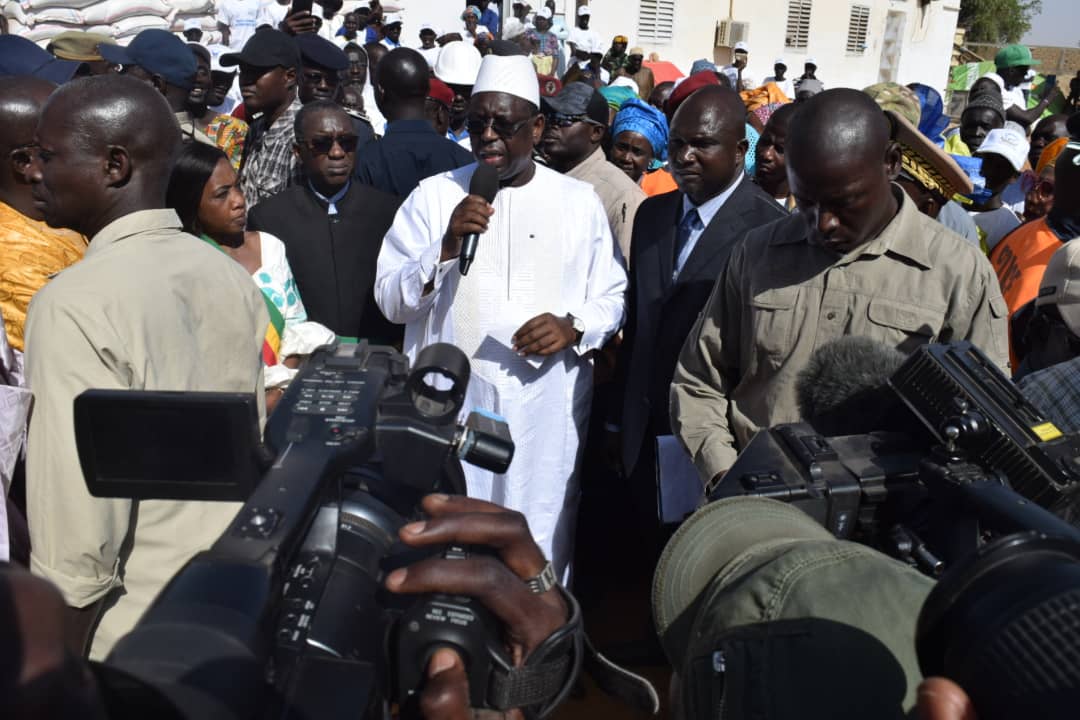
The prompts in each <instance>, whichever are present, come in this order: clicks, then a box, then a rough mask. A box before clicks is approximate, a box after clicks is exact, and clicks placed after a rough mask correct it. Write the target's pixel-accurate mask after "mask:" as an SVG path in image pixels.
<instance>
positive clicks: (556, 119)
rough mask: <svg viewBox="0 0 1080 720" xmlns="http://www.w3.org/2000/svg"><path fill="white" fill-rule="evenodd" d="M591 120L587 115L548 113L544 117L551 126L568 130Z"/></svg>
mask: <svg viewBox="0 0 1080 720" xmlns="http://www.w3.org/2000/svg"><path fill="white" fill-rule="evenodd" d="M588 119H589V117H588V116H587V115H564V114H563V113H548V114H546V115H544V120H545V121H546V122H547V124H548V125H549V126H554V127H561V128H566V127H570V126H571V125H573V124H574V123H579V122H586V121H587V120H588Z"/></svg>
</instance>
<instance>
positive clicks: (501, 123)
mask: <svg viewBox="0 0 1080 720" xmlns="http://www.w3.org/2000/svg"><path fill="white" fill-rule="evenodd" d="M530 122H532V118H525V119H524V120H522V121H520V122H516V123H510V122H506V121H505V120H502V119H500V118H493V117H492V118H487V119H486V120H482V119H480V118H469V119H468V120H466V121H465V129H466V130H468V131H469V135H476V136H477V137H479V136H481V135H483V134H484V133H485V132H486V131H487V129H488V128H491V131H492V132H494V133H495V134H496V135H498V136H499V137H500V138H502V139H503V140H510V139H511V138H513V137H514V136H515V135H517V134H518V133H519V132H521V128H523V127H525V126H526V125H528V124H529V123H530Z"/></svg>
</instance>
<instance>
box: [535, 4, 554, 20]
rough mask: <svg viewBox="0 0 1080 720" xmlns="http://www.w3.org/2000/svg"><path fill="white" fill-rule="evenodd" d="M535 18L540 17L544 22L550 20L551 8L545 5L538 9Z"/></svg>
mask: <svg viewBox="0 0 1080 720" xmlns="http://www.w3.org/2000/svg"><path fill="white" fill-rule="evenodd" d="M536 17H542V18H544V19H545V20H550V19H551V8H549V7H548V6H547V5H545V6H544V7H542V8H540V9H539V10H537V11H536Z"/></svg>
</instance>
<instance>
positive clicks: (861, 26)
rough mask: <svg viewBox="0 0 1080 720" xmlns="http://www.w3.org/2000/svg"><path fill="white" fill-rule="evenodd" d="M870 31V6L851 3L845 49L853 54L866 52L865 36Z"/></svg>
mask: <svg viewBox="0 0 1080 720" xmlns="http://www.w3.org/2000/svg"><path fill="white" fill-rule="evenodd" d="M869 31H870V8H868V7H867V6H865V5H852V6H851V16H850V17H849V18H848V28H847V51H848V53H851V54H855V55H862V54H863V53H864V52H866V36H867V34H868V33H869Z"/></svg>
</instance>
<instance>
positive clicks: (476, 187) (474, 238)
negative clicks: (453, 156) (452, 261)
mask: <svg viewBox="0 0 1080 720" xmlns="http://www.w3.org/2000/svg"><path fill="white" fill-rule="evenodd" d="M497 192H499V171H498V170H496V169H495V168H493V167H492V166H490V165H487V164H485V163H480V164H479V165H477V166H476V171H475V172H474V173H473V176H472V180H470V181H469V194H470V195H479V196H480V197H482V198H484V200H486V201H487V203H488V204H489V205H490V204H491V203H492V202H494V201H495V193H497ZM479 242H480V236H479V235H478V234H477V233H469V234H468V235H466V236H465V239H464V240H462V241H461V257H460V258H459V259H458V268H459V269H460V270H461V274H462V275H468V274H469V266H470V265H472V263H473V260H475V259H476V246H477V244H478V243H479Z"/></svg>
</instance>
